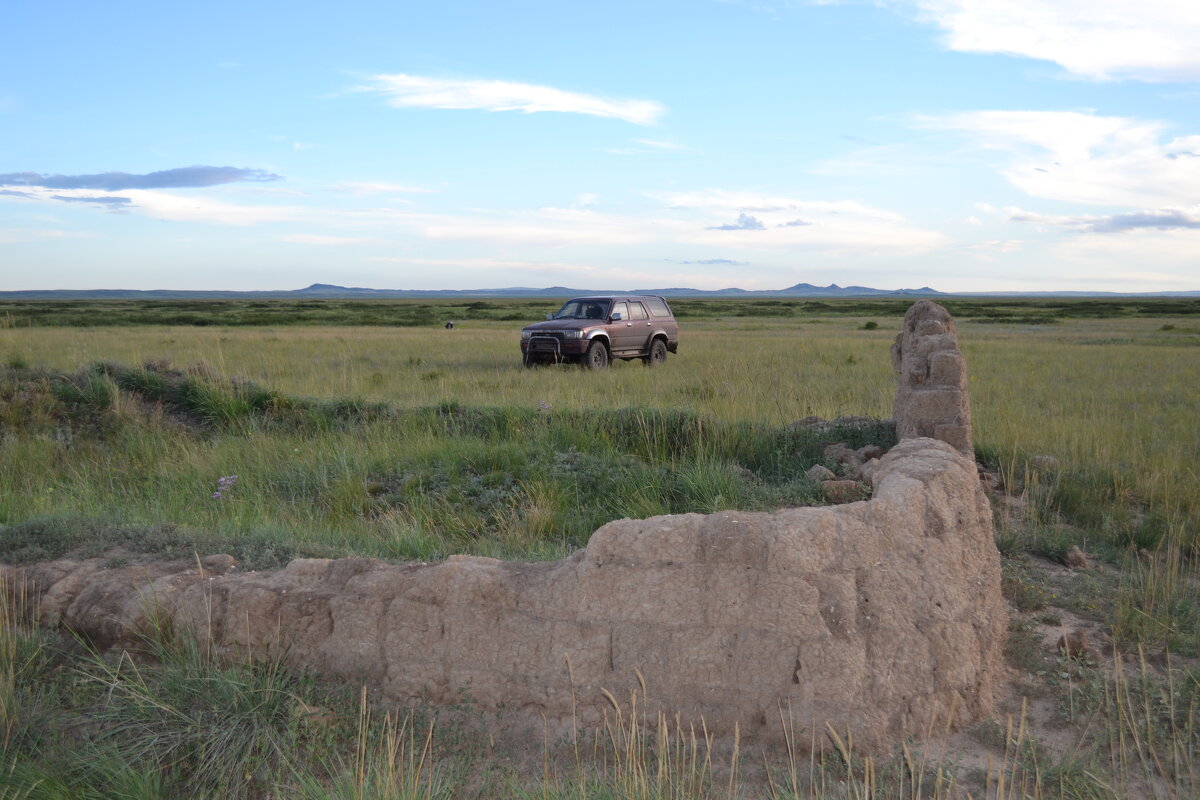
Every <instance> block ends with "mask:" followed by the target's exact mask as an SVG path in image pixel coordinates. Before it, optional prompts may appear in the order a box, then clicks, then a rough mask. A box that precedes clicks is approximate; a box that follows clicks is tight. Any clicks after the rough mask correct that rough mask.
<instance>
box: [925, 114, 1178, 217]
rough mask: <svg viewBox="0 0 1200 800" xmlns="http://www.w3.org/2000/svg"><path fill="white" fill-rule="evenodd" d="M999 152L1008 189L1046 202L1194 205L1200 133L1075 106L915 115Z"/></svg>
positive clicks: (1140, 205) (934, 125)
mask: <svg viewBox="0 0 1200 800" xmlns="http://www.w3.org/2000/svg"><path fill="white" fill-rule="evenodd" d="M917 124H918V125H919V126H921V127H926V128H936V129H942V130H958V131H962V132H964V133H966V134H968V135H969V136H971V137H972V138H973V139H974V140H975V141H976V142H977V143H978V145H979V146H980V147H982V148H984V149H985V150H991V151H995V152H999V153H1003V154H1006V158H1007V161H1008V163H1007V164H1005V165H1004V166H1003V167H1002V168H1001V174H1002V175H1004V177H1005V178H1007V179H1008V180H1009V181H1010V182H1011V183H1012V184H1013V185H1014V186H1016V187H1018V188H1019V189H1021V190H1023V191H1025V192H1027V193H1029V194H1031V195H1033V196H1035V197H1042V198H1046V199H1051V200H1062V201H1066V202H1076V203H1087V204H1091V205H1113V206H1134V207H1139V208H1155V207H1163V206H1182V205H1188V204H1190V203H1192V202H1195V199H1196V186H1197V185H1200V158H1197V157H1195V156H1196V154H1198V153H1200V136H1181V137H1176V138H1172V139H1168V138H1167V137H1166V136H1165V135H1164V132H1165V129H1166V126H1165V125H1164V124H1162V123H1159V122H1153V121H1145V120H1137V119H1130V118H1127V117H1102V116H1098V115H1095V114H1085V113H1080V112H1075V111H975V112H970V113H964V114H952V115H947V116H944V117H924V118H920V119H918V120H917Z"/></svg>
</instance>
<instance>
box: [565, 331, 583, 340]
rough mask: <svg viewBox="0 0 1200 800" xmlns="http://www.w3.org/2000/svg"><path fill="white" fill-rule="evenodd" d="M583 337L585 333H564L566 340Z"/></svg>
mask: <svg viewBox="0 0 1200 800" xmlns="http://www.w3.org/2000/svg"><path fill="white" fill-rule="evenodd" d="M582 335H583V331H563V332H562V337H563V338H564V339H578V338H579V337H580V336H582Z"/></svg>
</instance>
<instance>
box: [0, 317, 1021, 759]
mask: <svg viewBox="0 0 1200 800" xmlns="http://www.w3.org/2000/svg"><path fill="white" fill-rule="evenodd" d="M920 305H922V304H918V306H920ZM929 305H933V304H929ZM934 308H935V309H940V307H938V306H934ZM911 313H912V312H910V315H911ZM931 313H936V312H931ZM941 313H942V314H945V312H944V310H942V311H941ZM947 320H948V315H947ZM943 327H944V325H943ZM928 328H929V326H922V325H921V324H919V323H918V324H916V325H915V327H914V330H925V329H928ZM907 330H908V322H907V321H906V331H907ZM928 335H933V334H928V333H927V334H919V335H918V336H917V338H915V339H914V338H913V337H909V338H908V339H904V340H903V341H902V342H901V344H900V349H901V354H900V363H902V364H907V365H909V366H910V367H912V365H913V364H915V363H916V362H915V361H914V360H913V359H910V358H909V355H908V353H907V352H906V351H905V348H906V347H908V346H910V345H912V346H916V347H918V348H919V349H923V348H924V347H925V345H924V344H922V342H924V341H926V339H925V338H921V337H926V338H927V337H928ZM936 335H938V336H944V335H945V334H936ZM943 341H945V340H943ZM937 352H942V353H946V352H950V351H948V350H945V349H942V350H938V351H937ZM953 352H954V353H957V350H956V349H955V350H954V351H953ZM960 360H961V357H960ZM936 371H937V373H938V374H939V375H941V374H942V372H943V370H942V368H940V367H939V368H938V369H937V370H936ZM910 372H911V373H912V374H913V375H915V374H916V372H917V370H916V368H915V367H912V369H910ZM902 379H904V377H903V376H902ZM964 387H965V384H964ZM963 402H964V404H965V390H964V393H963ZM923 408H925V406H922V405H920V404H908V405H906V406H905V410H904V413H903V414H901V413H897V425H898V427H899V426H905V427H903V428H902V430H912V429H914V428H917V429H922V426H924V425H925V421H923V420H920V419H915V418H914V415H916V414H919V413H921V409H923ZM940 408H941V406H938V410H940ZM968 414H969V412H968ZM939 419H940V417H939ZM957 419H958V420H959V422H960V423H962V424H959V425H956V426H952V427H953V428H954V429H953V430H950V429H948V428H947V427H946V425H944V424H934V425H933V426H932V428H933V430H934V431H935V432H941V433H943V434H947V435H950V437H951V438H952V439H954V441H952V442H951V443H950V444H947V443H946V442H943V441H937V440H936V439H932V438H911V434H910V435H909V436H906V437H905V438H906V440H905V441H902V442H901V443H900V444H899V445H897V446H896V447H894V448H892V450H891V451H889V452H888V453H887V454H886V455H884V456H883V457H882V458H881V459H879V461H878V462H877V463H875V464H873V466H872V469H871V470H870V475H869V480H870V482H871V488H872V498H871V499H870V500H868V501H859V502H849V503H846V504H845V505H838V506H832V507H822V508H797V509H787V510H784V511H779V512H776V513H770V514H766V513H744V512H732V511H729V512H722V513H719V514H713V515H709V516H704V515H699V514H684V515H673V516H672V515H668V516H662V517H654V518H650V519H645V520H619V521H616V522H612V523H609V524H607V525H605V526H603V527H602V528H600V529H599V530H597V531H596V532H595V533H594V534H593V535H592V537H591V539H590V541H589V542H588V545H587V547H586V548H585V549H584V550H581V551H579V552H577V553H575V554H574V555H572V556H571V557H569V558H566V559H564V560H562V561H557V562H549V563H520V562H501V561H496V560H493V559H486V558H476V557H467V556H456V557H452V558H450V559H448V560H446V561H444V562H441V563H438V564H409V565H402V566H396V565H389V564H385V563H382V562H378V561H373V560H370V559H342V560H324V559H304V560H297V561H294V562H292V563H291V564H290V565H289V566H288V567H287V568H286V569H284V570H281V571H278V572H269V573H267V572H264V573H242V572H239V571H238V570H237V569H236V566H235V565H234V564H233V561H232V559H230V558H229V557H220V556H216V557H210V558H208V559H204V560H200V561H198V562H194V563H182V562H179V563H173V564H161V563H160V564H151V565H138V566H126V567H120V568H113V569H106V568H105V563H106V562H105V561H103V560H101V559H94V560H90V561H57V562H51V563H47V564H41V565H37V566H33V567H27V568H23V569H20V570H16V569H8V568H4V569H3V571H2V572H0V578H3V579H5V580H4V582H5V583H6V584H7V585H8V586H9V587H21V589H22V590H23V591H26V592H27V593H28V594H29V596H31V597H33V598H35V599H36V600H37V601H38V602H39V603H40V613H41V614H42V618H43V621H44V622H45V623H46V624H61V625H66V626H69V627H71V628H73V629H75V630H77V631H80V632H81V633H83V634H84V635H86V636H88V637H90V638H91V639H92V640H93V641H95V642H96V643H97V644H98V645H100V646H102V647H117V646H121V647H124V646H131V645H134V644H136V642H137V636H138V633H139V632H140V631H143V630H145V629H146V628H147V627H148V626H151V625H156V624H157V625H161V624H163V623H164V622H169V623H170V624H174V625H182V626H186V627H189V628H191V629H192V630H194V631H196V633H197V635H199V636H200V637H201V639H203V640H205V641H206V642H208V643H209V644H211V645H212V646H214V647H215V648H217V649H219V650H222V651H225V652H227V653H229V654H230V655H234V656H242V657H244V656H246V655H250V656H256V655H263V654H267V653H271V652H279V653H282V654H283V655H285V656H286V657H287V658H289V659H291V660H292V661H294V662H298V663H301V664H304V665H308V666H311V667H314V668H316V669H318V670H319V671H321V672H323V673H325V674H327V675H331V676H338V677H341V678H344V679H347V680H352V681H362V682H364V683H366V684H368V685H370V686H372V687H374V688H376V689H377V690H378V691H380V692H382V693H383V694H384V695H386V696H387V697H390V698H394V699H396V700H400V701H410V700H416V699H421V700H431V701H434V702H443V703H446V702H458V701H460V700H464V699H470V700H473V701H475V702H476V703H479V704H481V705H484V706H490V707H500V706H503V707H505V708H507V709H514V710H517V711H522V712H526V713H528V714H530V715H531V716H533V717H536V718H538V719H542V718H545V719H547V720H549V721H551V722H557V723H561V724H563V725H567V724H571V723H572V721H576V722H578V723H581V724H585V725H587V724H595V723H597V722H598V721H599V720H600V718H601V716H602V715H603V713H604V712H605V711H606V710H608V709H609V708H610V706H609V703H610V702H611V700H610V699H609V698H614V697H615V698H628V697H629V696H630V694H631V693H633V692H635V691H637V692H639V694H640V691H641V689H640V687H641V686H642V684H643V682H644V685H645V687H646V693H647V695H648V696H647V697H642V698H640V699H639V704H640V705H642V707H643V708H645V709H646V710H649V711H650V713H651V714H653V713H654V712H656V711H663V712H665V713H667V714H669V715H671V716H673V715H675V714H677V713H678V714H679V715H680V716H681V718H682V719H683V720H685V721H690V722H695V723H699V722H700V721H701V720H703V721H704V724H705V725H706V726H707V729H708V730H709V731H712V732H714V733H717V734H725V735H731V734H733V732H734V730H735V729H737V730H739V731H740V732H741V733H742V735H743V736H745V735H753V736H757V737H760V738H762V739H780V738H782V737H783V736H785V726H782V725H780V722H779V719H780V715H781V714H782V715H783V716H784V717H785V718H789V717H790V719H789V720H788V726H787V727H788V728H790V730H789V731H787V733H789V734H793V735H798V738H797V741H799V742H801V743H804V742H808V741H810V739H811V737H810V732H813V731H816V732H823V731H824V730H825V729H826V726H827V725H832V726H834V727H835V728H836V729H839V730H841V731H851V732H853V736H854V741H855V742H856V743H858V744H859V745H861V746H864V747H868V748H882V747H885V746H887V745H888V744H891V743H894V742H897V741H901V740H903V739H905V738H907V737H921V736H923V735H925V734H926V733H927V732H928V731H929V730H931V729H932V728H934V727H935V726H937V727H941V728H944V727H946V726H950V727H959V726H962V725H965V724H967V723H969V722H972V721H974V720H976V719H978V718H980V717H981V716H983V715H984V714H986V713H987V712H988V711H989V710H990V709H991V707H992V704H993V702H994V699H995V695H996V691H997V685H998V681H999V680H1000V678H1001V674H1002V672H1003V669H1004V668H1003V666H1002V661H1003V659H1002V649H1003V644H1004V634H1005V629H1006V623H1007V614H1006V607H1005V604H1004V601H1003V599H1002V597H1001V592H1000V566H999V555H998V553H997V551H996V548H995V545H994V544H993V538H992V514H991V509H990V507H989V504H988V501H987V499H986V497H985V496H984V493H983V489H982V488H981V486H980V481H979V479H978V477H977V471H976V466H975V463H974V461H973V460H972V459H970V458H969V457H967V456H965V455H963V454H962V453H960V452H959V451H958V449H956V448H959V446H960V445H961V444H962V437H961V435H960V434H961V433H962V429H963V428H964V425H965V430H966V440H965V441H966V442H967V443H969V441H970V432H969V416H967V417H965V418H964V417H962V416H961V415H960V416H959V417H958V418H957ZM818 738H819V737H818Z"/></svg>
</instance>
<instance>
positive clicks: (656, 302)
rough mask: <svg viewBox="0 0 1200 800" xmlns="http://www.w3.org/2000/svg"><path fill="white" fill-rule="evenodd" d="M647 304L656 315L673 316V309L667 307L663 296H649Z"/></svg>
mask: <svg viewBox="0 0 1200 800" xmlns="http://www.w3.org/2000/svg"><path fill="white" fill-rule="evenodd" d="M646 305H648V306H650V313H651V314H652V315H653V316H655V317H669V316H671V309H669V308H667V304H666V303H665V302H663V299H662V298H661V297H650V298H647V299H646Z"/></svg>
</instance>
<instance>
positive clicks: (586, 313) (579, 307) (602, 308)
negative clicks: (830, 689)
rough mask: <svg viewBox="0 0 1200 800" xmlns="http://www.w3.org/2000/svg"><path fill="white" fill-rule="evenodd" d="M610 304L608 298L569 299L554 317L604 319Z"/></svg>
mask: <svg viewBox="0 0 1200 800" xmlns="http://www.w3.org/2000/svg"><path fill="white" fill-rule="evenodd" d="M608 304H609V301H608V300H568V301H567V302H566V303H565V304H564V305H563V307H562V308H560V309H559V310H558V311H557V312H556V313H555V314H554V319H604V317H605V316H606V315H607V313H608Z"/></svg>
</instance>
